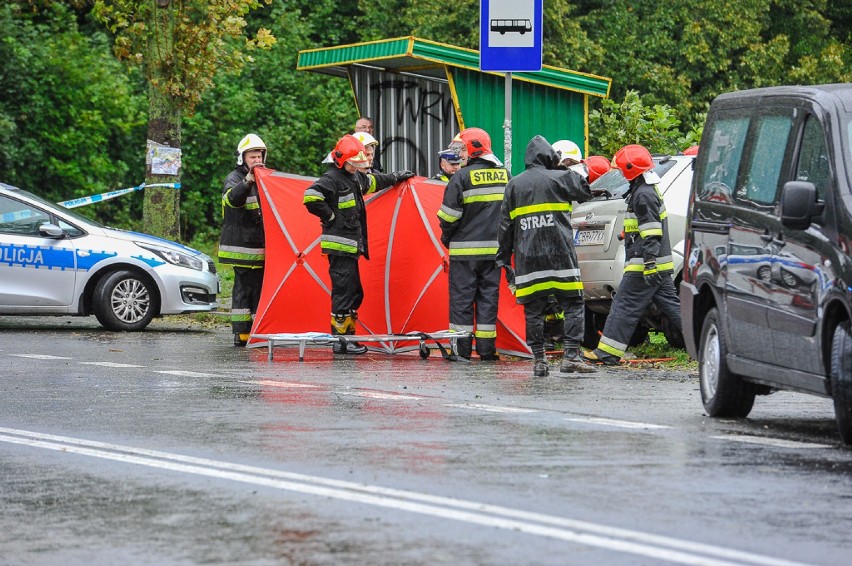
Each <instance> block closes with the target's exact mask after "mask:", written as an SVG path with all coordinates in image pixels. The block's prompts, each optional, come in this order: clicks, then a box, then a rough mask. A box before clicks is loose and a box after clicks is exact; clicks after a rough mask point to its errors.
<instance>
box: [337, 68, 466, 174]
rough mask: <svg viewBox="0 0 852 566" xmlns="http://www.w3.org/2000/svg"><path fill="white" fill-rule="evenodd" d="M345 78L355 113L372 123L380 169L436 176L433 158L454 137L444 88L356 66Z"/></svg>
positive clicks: (455, 127) (432, 81)
mask: <svg viewBox="0 0 852 566" xmlns="http://www.w3.org/2000/svg"><path fill="white" fill-rule="evenodd" d="M349 78H350V80H351V81H352V86H353V88H354V90H355V100H356V102H357V104H358V110H359V112H360V113H361V115H362V116H369V117H370V118H372V119H373V130H374V135H375V137H376V139H377V140H379V143H380V146H379V147H380V152H381V154H380V157H381V164H382V168H383V169H384V170H385V171H386V172H390V171H399V170H402V169H409V170H411V171H414V172H415V173H417V174H418V175H423V176H425V177H431V176H432V175H434V174H435V173H437V172H438V152H439V151H441V150H442V149H444V148H446V147H447V145H448V144H449V143H450V140H452V139H453V137H454V136H455V135H456V134H457V133H458V132H459V125H458V122H457V121H456V115H455V110H454V108H453V100H452V96H451V94H450V87H449V85H448V84H447V83H446V82H445V81H441V80H436V79H435V78H420V77H417V76H413V75H408V74H398V73H386V72H383V71H381V70H377V69H373V68H369V67H363V66H359V65H353V66H351V67H350V68H349Z"/></svg>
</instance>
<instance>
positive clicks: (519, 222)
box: [497, 136, 592, 377]
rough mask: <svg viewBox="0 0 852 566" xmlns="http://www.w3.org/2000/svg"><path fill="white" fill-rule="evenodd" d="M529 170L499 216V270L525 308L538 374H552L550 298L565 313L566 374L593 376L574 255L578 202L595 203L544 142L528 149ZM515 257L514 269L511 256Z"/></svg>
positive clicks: (513, 185) (512, 184) (509, 190)
mask: <svg viewBox="0 0 852 566" xmlns="http://www.w3.org/2000/svg"><path fill="white" fill-rule="evenodd" d="M524 163H525V164H526V170H525V171H524V172H523V173H521V174H520V175H518V176H517V177H515V178H513V179H512V180H511V181H509V184H508V185H506V192H505V195H504V198H503V205H502V208H501V210H500V230H499V234H498V244H499V247H498V251H497V265H498V266H501V267H503V268H504V269H505V271H506V278H507V280H508V282H509V285H510V289H513V290H514V291H513V292H514V294H515V298H516V299H517V301H518V303H520V304H522V305H524V313H525V317H526V332H527V344H528V345H529V346H530V349H531V350H532V352H533V356H534V357H535V369H534V374H535V375H536V376H539V377H543V376H546V375H547V374H548V372H549V370H548V365H547V361H546V358H545V355H544V315H545V311H546V309H547V305H548V296H554V297H555V298H556V300H557V301H558V302H559V304H560V306H561V307H562V310H563V312H564V313H565V319H564V326H563V331H564V335H565V336H564V348H565V357H564V359H563V361H562V364H561V366H560V371H562V372H573V371H588V370H589V369H591V368H589V366H587V365H586V364H584V362H583V361H582V359H581V358H580V355H579V347H580V342H581V341H582V339H583V330H584V312H583V283H582V281H581V280H580V268H579V264H578V262H577V254H576V253H575V251H574V231H573V229H572V228H571V211H572V210H573V203H574V202H578V203H580V202H585V201H587V200H589V199H591V198H592V192H591V190H590V189H589V184H588V182H587V181H586V180H585V179H584V178H583V177H582V176H581V175H580V174H578V173H576V172H574V171H567V170H564V169H558V167H559V156H558V155H557V153H556V152H555V151H554V149H553V147H552V146H551V145H550V143H548V141H547V140H546V139H544V138H543V137H542V136H535V137H534V138H533V139H532V140H530V142H529V144H528V145H527V151H526V156H525V157H524ZM513 255H514V259H515V262H514V268H512V256H513Z"/></svg>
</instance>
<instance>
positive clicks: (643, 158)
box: [612, 144, 654, 181]
mask: <svg viewBox="0 0 852 566" xmlns="http://www.w3.org/2000/svg"><path fill="white" fill-rule="evenodd" d="M612 166H613V167H618V168H619V169H621V172H622V174H624V178H625V179H627V180H628V181H632V180H633V179H635V178H636V177H638V176H639V175H641V174H642V173H644V172H645V171H650V170H651V169H653V168H654V160H653V159H652V158H651V152H649V151H648V150H647V149H645V148H644V147H642V146H641V145H636V144H631V145H625V146H624V147H622V148H621V149H619V150H618V151H616V152H615V155H614V156H613V158H612Z"/></svg>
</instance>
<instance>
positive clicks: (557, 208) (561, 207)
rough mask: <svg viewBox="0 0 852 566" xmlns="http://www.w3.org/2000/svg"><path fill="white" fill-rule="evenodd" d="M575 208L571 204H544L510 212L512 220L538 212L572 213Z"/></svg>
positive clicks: (521, 207)
mask: <svg viewBox="0 0 852 566" xmlns="http://www.w3.org/2000/svg"><path fill="white" fill-rule="evenodd" d="M572 210H574V206H573V205H572V204H571V203H570V202H545V203H542V204H531V205H529V206H519V207H518V208H516V209H515V210H512V211H511V212H509V218H511V219H512V220H514V219H515V217H516V216H522V215H524V214H536V213H538V212H566V211H567V212H571V211H572Z"/></svg>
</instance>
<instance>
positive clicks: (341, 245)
mask: <svg viewBox="0 0 852 566" xmlns="http://www.w3.org/2000/svg"><path fill="white" fill-rule="evenodd" d="M320 248H322V249H323V250H335V251H338V252H345V253H349V254H356V253H358V242H356V241H355V240H352V239H350V238H341V237H340V236H329V235H325V234H324V235H323V236H322V237H321V238H320Z"/></svg>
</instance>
